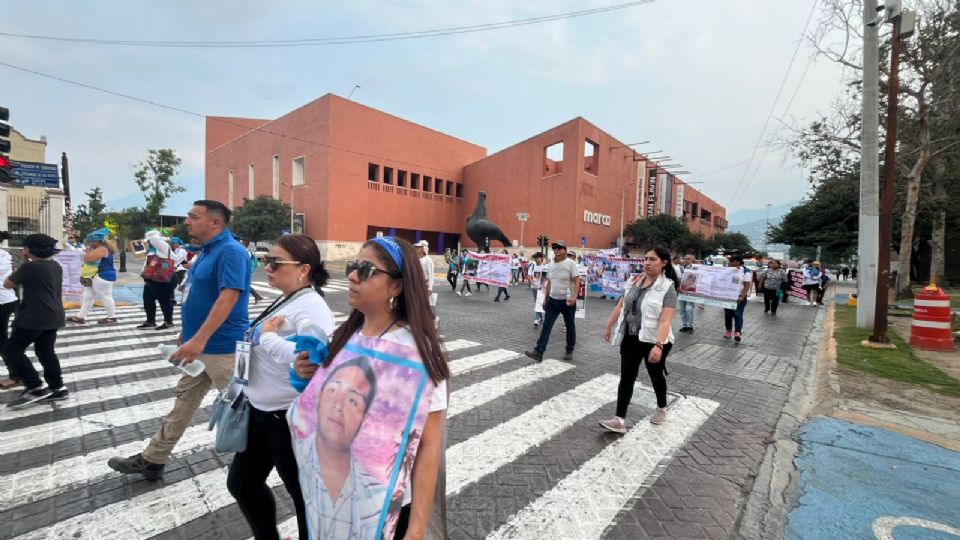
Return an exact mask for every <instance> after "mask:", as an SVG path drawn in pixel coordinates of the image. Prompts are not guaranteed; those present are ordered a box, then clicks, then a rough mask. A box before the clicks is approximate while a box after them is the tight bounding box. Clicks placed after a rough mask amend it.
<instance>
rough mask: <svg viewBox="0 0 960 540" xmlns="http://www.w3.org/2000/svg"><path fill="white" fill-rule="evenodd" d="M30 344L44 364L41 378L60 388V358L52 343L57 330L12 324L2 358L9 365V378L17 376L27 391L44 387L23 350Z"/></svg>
mask: <svg viewBox="0 0 960 540" xmlns="http://www.w3.org/2000/svg"><path fill="white" fill-rule="evenodd" d="M31 343H32V344H33V352H34V353H35V354H36V355H37V359H38V360H40V365H41V366H43V379H44V380H45V381H46V382H47V386H49V387H50V388H51V389H54V390H56V389H59V388H62V387H63V372H62V371H61V370H60V359H59V358H57V353H56V351H55V350H54V346H55V345H56V343H57V329H56V328H55V329H53V330H29V329H26V328H19V327H17V326H16V325H14V327H13V332H12V333H11V334H10V337H9V338H8V339H7V343H6V345H5V346H4V348H3V361H4V363H5V364H7V366H9V367H10V377H11V378H15V379H20V381H22V382H23V386H24V387H26V389H27V390H34V389H36V388H40V387H41V386H43V383H42V382H40V375H38V374H37V370H36V369H34V367H33V363H31V362H30V359H29V358H27V355H26V350H27V347H29V346H30V344H31Z"/></svg>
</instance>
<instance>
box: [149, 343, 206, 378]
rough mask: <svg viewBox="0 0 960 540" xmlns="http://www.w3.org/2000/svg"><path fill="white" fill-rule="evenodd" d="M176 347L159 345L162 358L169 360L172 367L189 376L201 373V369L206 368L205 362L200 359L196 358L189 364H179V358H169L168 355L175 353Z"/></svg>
mask: <svg viewBox="0 0 960 540" xmlns="http://www.w3.org/2000/svg"><path fill="white" fill-rule="evenodd" d="M178 348H179V347H177V346H176V345H160V354H161V355H162V356H163V358H164V360H166V361H167V362H170V363H171V364H173V366H174V367H176V368H177V369H179V370H180V371H182V372H184V373H186V374H187V375H189V376H191V377H196V376H197V375H199V374H201V373H203V370H205V369H207V366H206V364H204V363H203V361H202V360H200V359H196V360H194V361H193V362H190V363H189V364H185V365H182V366H181V365H180V360H179V359H173V358H170V356H171V355H172V354H173V353H175V352H176V351H177V349H178Z"/></svg>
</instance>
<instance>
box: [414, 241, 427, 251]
mask: <svg viewBox="0 0 960 540" xmlns="http://www.w3.org/2000/svg"><path fill="white" fill-rule="evenodd" d="M413 247H422V248H423V249H428V248H429V247H430V242H427V241H426V240H420V241H419V242H417V243H415V244H414V245H413Z"/></svg>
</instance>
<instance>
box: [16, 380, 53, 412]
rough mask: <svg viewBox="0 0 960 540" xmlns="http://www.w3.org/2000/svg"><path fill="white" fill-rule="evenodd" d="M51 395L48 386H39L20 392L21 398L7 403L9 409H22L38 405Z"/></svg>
mask: <svg viewBox="0 0 960 540" xmlns="http://www.w3.org/2000/svg"><path fill="white" fill-rule="evenodd" d="M49 395H50V389H49V388H47V387H46V386H39V387H37V388H33V389H30V390H24V391H23V392H20V397H18V398H17V399H15V400H13V401H11V402H10V403H7V408H8V409H22V408H24V407H26V406H28V405H31V404H33V403H36V402H38V401H40V400H41V399H43V398H45V397H47V396H49Z"/></svg>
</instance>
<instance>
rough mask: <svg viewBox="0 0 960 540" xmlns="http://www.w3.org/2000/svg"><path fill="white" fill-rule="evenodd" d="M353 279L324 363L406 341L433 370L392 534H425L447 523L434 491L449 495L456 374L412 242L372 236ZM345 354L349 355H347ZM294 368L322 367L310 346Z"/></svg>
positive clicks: (312, 406)
mask: <svg viewBox="0 0 960 540" xmlns="http://www.w3.org/2000/svg"><path fill="white" fill-rule="evenodd" d="M347 278H348V279H349V281H350V289H349V302H350V305H351V307H353V311H352V312H351V313H350V316H349V318H348V319H347V321H346V322H344V323H343V325H341V326H340V328H338V329H337V330H336V332H334V334H333V337H332V339H331V341H330V346H329V356H328V357H327V360H326V361H325V363H324V365H323V367H324V368H326V367H329V366H330V365H331V364H332V363H336V362H339V361H343V360H345V359H346V358H348V357H349V356H350V353H349V352H348V349H350V348H351V347H352V346H353V343H356V342H358V341H362V342H363V343H364V344H365V346H366V347H369V348H373V349H376V350H377V351H381V350H392V348H395V347H396V346H398V345H399V346H402V348H403V350H405V351H407V352H408V356H405V358H406V359H407V360H411V361H415V362H419V363H422V364H423V366H424V368H425V370H426V372H427V376H428V377H429V380H428V381H427V386H428V387H432V388H430V389H431V390H432V392H431V394H430V396H431V397H430V402H429V409H428V410H429V413H428V414H427V418H426V421H425V424H424V425H423V426H422V428H421V429H420V439H419V444H418V446H417V447H416V452H415V454H410V453H407V456H406V459H404V462H403V467H402V469H403V470H404V471H408V470H409V469H407V467H410V466H412V474H411V475H410V477H409V481H408V482H407V483H406V484H405V489H404V492H403V498H402V505H401V510H400V512H399V518H398V519H397V521H396V528H395V529H394V533H393V534H392V536H389V537H388V538H406V539H419V538H423V537H424V535H425V534H426V531H427V529H428V527H429V528H430V529H433V528H434V527H442V526H443V522H442V518H439V519H434V513H435V512H437V513H439V512H442V510H441V509H442V506H440V505H435V504H434V497H435V496H439V497H440V500H442V497H444V493H443V492H442V490H441V491H438V490H437V483H438V479H441V478H442V477H443V473H442V472H441V467H440V464H441V453H442V451H443V447H444V442H443V439H444V431H445V426H446V408H447V398H448V394H447V383H446V381H447V379H448V378H449V376H450V371H449V368H448V366H447V359H446V354H445V352H444V351H443V349H442V345H441V342H440V336H439V334H438V333H437V330H436V328H434V326H433V314H432V312H431V310H430V305H429V300H428V295H427V291H426V285H425V280H424V276H423V271H422V270H421V267H420V263H419V262H418V260H417V257H416V255H415V254H414V251H413V248H412V247H411V246H410V244H409V243H407V242H406V241H404V240H399V239H395V238H392V237H382V238H374V239H371V240H369V241H367V242H366V243H365V244H364V245H363V247H362V248H361V250H360V253H359V255H358V257H357V260H356V262H354V263H351V264H349V265H348V266H347ZM344 354H345V355H346V356H343V357H341V356H340V355H344ZM295 369H296V372H297V374H298V375H300V376H301V377H302V378H304V379H309V378H311V377H313V376H314V374H315V373H318V371H317V370H318V366H315V365H312V364H310V363H309V361H308V359H307V355H306V354H305V353H301V354H300V355H299V356H298V357H297V363H296V368H295ZM335 369H336V368H335ZM334 371H335V370H334ZM317 377H318V378H320V377H323V380H324V381H326V380H327V379H329V378H330V377H331V374H330V373H327V370H325V369H322V370H321V371H320V372H319V373H318V375H317ZM319 383H321V381H320V380H315V381H313V382H312V383H311V385H315V384H319ZM323 384H325V382H324V383H323ZM310 395H311V394H310V388H309V387H308V389H307V391H305V393H304V396H303V397H302V398H301V399H300V400H298V401H297V402H296V404H295V407H296V408H297V410H298V411H299V410H316V409H317V407H318V405H320V403H314V402H310V400H309V399H305V398H307V397H308V396H310ZM423 395H427V394H426V393H424V394H423ZM305 401H307V402H306V403H305ZM316 401H318V402H320V401H321V400H319V399H318V400H316ZM297 459H298V462H299V463H300V467H301V484H302V485H308V484H317V483H318V482H317V480H316V478H315V476H316V475H315V473H314V472H312V471H313V470H314V468H315V467H312V465H311V463H310V462H309V459H308V457H306V456H301V455H300V454H297ZM321 472H323V471H322V470H321ZM405 474H406V473H405ZM321 476H323V475H322V474H321ZM395 496H396V495H395ZM312 504H314V503H311V502H310V497H308V503H307V505H308V512H311V514H313V512H314V510H315V509H313V508H310V506H311V505H312ZM337 517H339V516H335V519H336V518H337ZM348 517H349V516H348ZM336 525H337V522H336V521H333V522H331V523H326V524H321V526H323V527H335V526H336ZM348 525H349V524H348ZM324 530H326V529H324ZM337 530H339V529H337ZM318 534H320V533H318ZM319 537H320V536H316V537H315V538H319ZM336 537H337V538H339V537H340V536H336ZM302 538H305V537H302Z"/></svg>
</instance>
